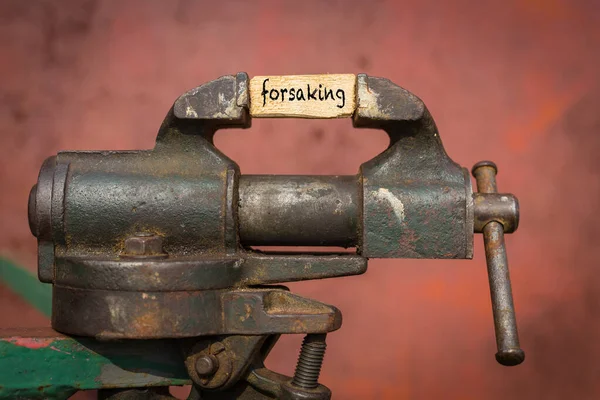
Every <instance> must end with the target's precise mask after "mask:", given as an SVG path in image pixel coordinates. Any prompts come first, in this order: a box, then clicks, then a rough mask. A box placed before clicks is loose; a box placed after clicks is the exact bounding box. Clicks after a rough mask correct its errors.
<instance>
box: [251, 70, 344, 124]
mask: <svg viewBox="0 0 600 400" xmlns="http://www.w3.org/2000/svg"><path fill="white" fill-rule="evenodd" d="M355 109H356V75H353V74H325V75H284V76H255V77H254V78H252V79H251V80H250V115H251V116H252V117H255V118H265V117H266V118H268V117H271V118H273V117H275V118H277V117H279V118H282V117H294V118H342V117H349V116H351V115H352V114H353V113H354V110H355Z"/></svg>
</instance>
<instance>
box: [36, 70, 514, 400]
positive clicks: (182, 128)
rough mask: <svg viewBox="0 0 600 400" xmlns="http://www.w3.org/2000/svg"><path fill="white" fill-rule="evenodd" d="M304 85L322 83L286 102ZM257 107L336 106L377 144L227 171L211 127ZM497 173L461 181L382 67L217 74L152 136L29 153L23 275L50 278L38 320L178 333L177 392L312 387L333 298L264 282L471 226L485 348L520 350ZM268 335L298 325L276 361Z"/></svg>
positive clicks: (235, 394) (333, 269)
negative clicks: (366, 71) (357, 159)
mask: <svg viewBox="0 0 600 400" xmlns="http://www.w3.org/2000/svg"><path fill="white" fill-rule="evenodd" d="M283 78H286V79H287V80H286V79H283ZM255 80H256V82H255V84H253V83H254V81H255ZM290 82H292V83H294V85H292V84H291V83H290ZM306 82H308V84H306ZM288 83H290V87H291V88H290V89H289V90H288V89H287V88H284V89H280V87H283V86H281V85H285V84H288ZM275 84H279V85H280V86H278V88H277V89H272V90H275V93H276V94H277V97H276V98H275V94H273V93H274V92H273V91H269V88H271V87H274V86H275ZM336 84H338V86H339V87H338V86H336ZM311 85H312V88H317V87H319V88H320V87H323V88H324V91H323V94H324V96H322V95H321V91H319V93H318V94H317V92H313V94H312V97H309V100H310V99H311V98H314V99H315V101H312V102H308V101H306V102H305V103H302V102H301V100H300V95H299V91H300V90H302V88H304V87H306V86H307V92H308V94H309V95H310V93H311V91H312V88H311ZM294 87H296V90H295V91H294ZM330 87H331V88H332V89H328V88H330ZM298 88H300V89H298ZM315 90H316V89H315ZM328 90H331V93H332V97H331V100H332V101H330V102H328V101H327V100H328V97H327V95H328ZM340 91H341V92H340ZM279 93H280V94H281V100H279V98H280V97H279ZM290 93H293V94H294V98H292V97H291V96H290V97H285V102H284V101H283V99H284V96H288V95H289V94H290ZM319 96H321V98H322V101H321V102H319V101H318V98H319ZM342 96H343V100H344V101H343V103H342V102H341V100H340V99H342ZM303 97H304V95H303ZM274 98H275V100H273V99H274ZM323 99H324V100H323ZM261 107H267V108H268V107H272V109H271V110H262V111H261ZM273 107H274V108H273ZM311 107H312V108H311ZM319 107H321V108H319ZM326 107H329V108H328V109H326ZM323 110H324V111H323ZM336 113H337V114H336ZM261 116H267V117H288V116H293V117H310V118H319V117H326V118H330V117H338V116H349V117H351V118H352V123H353V125H354V127H356V128H378V129H383V130H384V131H385V132H386V133H387V134H388V135H389V139H390V144H389V146H388V148H387V149H386V150H385V151H383V152H382V153H381V154H379V155H378V156H376V157H375V158H373V159H372V160H370V161H367V162H366V163H364V164H363V165H361V166H360V169H359V171H358V173H357V174H356V175H351V176H308V175H295V176H286V175H242V174H241V173H240V169H239V167H238V165H237V164H236V163H235V162H234V161H233V160H231V159H229V158H228V157H227V156H226V155H224V154H223V153H222V152H221V151H219V150H218V149H217V148H216V147H215V146H214V144H213V135H214V134H215V132H216V131H217V130H218V129H222V128H249V127H250V124H251V119H252V117H261ZM496 172H497V169H496V166H495V165H494V164H493V163H491V162H481V163H478V164H477V165H475V167H474V168H473V175H474V176H475V178H476V182H477V188H478V191H477V192H475V193H474V192H473V189H472V186H471V178H470V175H469V172H468V171H467V170H466V169H465V168H462V167H461V166H460V165H458V164H456V163H455V162H453V161H452V160H451V159H450V158H449V157H448V155H447V154H446V152H445V150H444V148H443V146H442V142H441V140H440V136H439V134H438V131H437V128H436V126H435V123H434V121H433V119H432V117H431V115H430V113H429V111H428V110H427V108H426V107H425V105H424V104H423V102H422V101H421V100H420V99H419V98H417V97H416V96H415V95H413V94H412V93H410V92H408V91H407V90H405V89H403V88H401V87H399V86H397V85H395V84H393V83H392V82H390V81H389V80H387V79H382V78H375V77H370V76H367V75H356V76H355V75H350V76H348V75H339V76H338V75H318V76H295V77H271V79H269V78H265V77H257V78H253V79H252V80H250V79H249V78H248V76H247V75H246V74H245V73H238V74H237V75H232V76H224V77H221V78H219V79H217V80H214V81H212V82H209V83H206V84H204V85H201V86H199V87H197V88H195V89H193V90H190V91H189V92H187V93H185V94H183V95H182V96H181V97H179V98H178V99H177V100H176V101H175V104H174V105H173V107H172V108H171V109H170V110H169V112H168V114H167V116H166V118H165V119H164V122H163V123H162V126H161V127H160V130H159V132H158V136H157V138H156V145H155V147H154V149H152V150H140V151H75V152H61V153H59V154H58V155H56V156H53V157H50V158H48V159H47V160H46V161H45V162H44V164H43V166H42V168H41V171H40V174H39V179H38V182H37V184H36V185H35V186H34V187H33V189H32V190H31V194H30V198H29V223H30V228H31V231H32V233H33V235H34V236H36V237H37V239H38V254H39V258H38V268H39V269H38V272H39V279H40V280H41V281H42V282H47V283H52V285H53V304H52V326H53V328H54V329H56V330H58V331H60V332H63V333H66V334H69V335H77V336H91V337H95V338H97V339H101V340H113V339H114V340H116V339H127V340H129V339H136V340H142V339H158V338H173V339H179V340H180V341H181V347H182V351H183V352H184V355H185V364H186V367H187V370H188V373H189V375H190V377H191V379H192V381H193V382H194V390H193V392H192V394H191V395H190V396H191V397H193V396H196V397H195V398H202V399H220V398H240V399H263V398H283V399H328V398H329V397H330V395H331V393H330V391H329V389H327V388H326V387H325V386H323V385H321V384H319V383H318V376H319V371H320V368H321V363H322V361H323V355H324V351H325V337H326V334H327V333H328V332H331V331H334V330H336V329H338V328H340V326H341V323H342V317H341V313H340V311H339V310H338V309H336V308H335V307H333V306H330V305H327V304H323V303H320V302H317V301H314V300H310V299H307V298H303V297H300V296H297V295H294V294H292V293H290V292H289V291H288V290H287V288H285V287H283V286H278V285H273V284H278V283H283V282H291V281H301V280H310V279H322V278H332V277H340V276H348V275H357V274H361V273H363V272H365V270H366V268H367V260H368V259H369V258H430V259H433V258H435V259H470V258H472V255H473V236H474V235H473V234H474V233H482V234H483V237H484V242H485V251H486V258H487V265H488V272H489V283H490V289H491V296H492V306H493V315H494V323H495V331H496V340H497V347H498V352H497V354H496V359H497V360H498V362H499V363H501V364H503V365H516V364H519V363H521V362H522V361H523V359H524V353H523V351H522V350H521V349H520V346H519V340H518V335H517V328H516V322H515V314H514V307H513V301H512V293H511V286H510V278H509V274H508V264H507V258H506V250H505V246H504V238H503V235H504V233H512V232H514V231H515V230H516V229H517V225H518V221H519V209H518V203H517V199H516V198H515V196H513V195H512V194H500V193H497V188H496V180H495V175H496ZM253 246H329V247H331V246H337V247H344V248H352V249H355V250H356V251H354V252H351V253H330V252H314V253H305V252H265V251H259V250H256V249H255V248H253ZM286 248H289V247H286ZM281 334H305V335H306V337H305V341H304V344H303V346H302V349H301V352H300V357H299V361H298V366H297V368H296V373H295V375H294V377H291V378H290V377H286V376H283V375H280V374H277V373H275V372H273V371H270V370H268V369H266V368H265V367H264V364H263V362H264V359H265V358H266V356H267V355H268V353H269V350H270V349H271V348H272V346H273V345H274V344H275V342H276V341H277V338H278V337H279V335H281ZM115 398H117V397H115Z"/></svg>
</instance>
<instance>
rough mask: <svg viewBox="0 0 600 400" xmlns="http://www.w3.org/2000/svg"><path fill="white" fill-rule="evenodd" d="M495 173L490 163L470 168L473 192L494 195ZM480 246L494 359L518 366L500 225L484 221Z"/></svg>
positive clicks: (520, 356) (519, 356)
mask: <svg viewBox="0 0 600 400" xmlns="http://www.w3.org/2000/svg"><path fill="white" fill-rule="evenodd" d="M497 172H498V168H497V167H496V164H494V163H493V162H491V161H481V162H479V163H477V164H475V166H473V170H472V173H473V176H474V177H475V179H476V180H477V189H478V191H479V192H480V193H496V192H497V191H498V189H497V186H496V173H497ZM483 243H484V247H485V258H486V262H487V269H488V277H489V282H490V294H491V297H492V312H493V314H494V328H495V330H496V346H497V348H498V352H497V353H496V360H497V361H498V362H499V363H500V364H502V365H506V366H512V365H518V364H521V363H522V362H523V360H524V359H525V353H524V352H523V350H521V347H520V345H519V334H518V332H517V321H516V318H515V308H514V304H513V296H512V288H511V284H510V276H509V273H508V259H507V257H506V247H505V244H504V226H503V225H502V224H501V223H500V222H497V221H490V222H488V223H487V224H486V225H485V226H484V227H483Z"/></svg>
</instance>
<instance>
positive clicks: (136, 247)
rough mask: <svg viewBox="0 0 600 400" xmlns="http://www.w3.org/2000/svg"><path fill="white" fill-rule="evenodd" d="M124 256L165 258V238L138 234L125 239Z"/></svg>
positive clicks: (149, 234) (144, 233) (143, 233)
mask: <svg viewBox="0 0 600 400" xmlns="http://www.w3.org/2000/svg"><path fill="white" fill-rule="evenodd" d="M123 255H124V256H133V257H148V256H164V255H165V253H164V252H163V238H162V237H161V236H158V235H154V234H152V233H146V232H141V233H136V234H135V235H134V236H130V237H128V238H127V239H125V254H123Z"/></svg>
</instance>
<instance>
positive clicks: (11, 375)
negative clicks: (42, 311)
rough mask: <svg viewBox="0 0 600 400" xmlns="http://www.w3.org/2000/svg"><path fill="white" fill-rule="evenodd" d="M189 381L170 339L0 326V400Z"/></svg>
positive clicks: (58, 397)
mask: <svg viewBox="0 0 600 400" xmlns="http://www.w3.org/2000/svg"><path fill="white" fill-rule="evenodd" d="M190 383H191V382H190V380H189V377H188V374H187V372H186V370H185V366H184V361H183V357H182V354H181V351H180V348H179V345H178V343H177V342H175V341H173V340H123V341H104V342H102V341H96V340H94V339H92V338H75V337H68V336H64V335H61V334H59V333H57V332H55V331H53V330H51V329H49V328H48V329H33V330H31V329H29V330H23V329H21V330H15V329H11V330H0V399H66V398H68V397H69V396H71V395H72V394H73V393H75V392H76V391H78V390H90V389H108V388H127V387H142V386H180V385H189V384H190Z"/></svg>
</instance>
